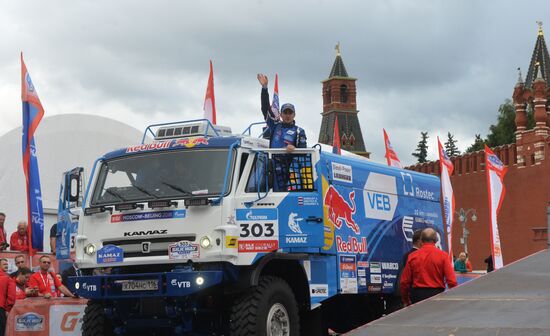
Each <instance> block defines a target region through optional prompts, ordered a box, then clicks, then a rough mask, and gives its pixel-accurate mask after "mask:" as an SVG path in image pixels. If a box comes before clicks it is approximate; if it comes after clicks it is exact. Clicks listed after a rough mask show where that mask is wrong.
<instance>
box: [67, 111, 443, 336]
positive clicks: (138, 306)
mask: <svg viewBox="0 0 550 336" xmlns="http://www.w3.org/2000/svg"><path fill="white" fill-rule="evenodd" d="M250 133H251V132H250V127H249V128H248V129H247V131H246V132H245V133H243V134H241V135H233V134H231V132H230V130H228V129H227V128H224V127H220V126H212V125H211V124H210V123H209V122H207V121H201V120H195V121H189V122H181V123H171V124H160V125H152V126H149V127H148V128H147V130H146V132H145V134H144V136H143V140H142V143H141V144H138V145H136V146H130V147H127V148H123V149H120V150H116V151H113V152H110V153H107V154H105V155H104V156H103V157H101V158H99V159H98V160H96V162H95V164H94V166H93V169H92V171H91V176H90V178H89V182H88V186H87V188H85V191H84V193H85V195H84V197H83V200H82V210H81V213H80V215H79V219H78V223H77V225H75V224H74V220H72V221H71V220H70V219H69V220H68V222H67V223H66V224H67V225H66V226H63V225H61V227H65V230H66V231H63V232H64V234H66V235H67V239H70V240H71V241H74V246H75V253H76V256H75V260H76V265H77V266H78V269H79V272H78V273H77V274H82V275H81V276H75V277H71V278H70V279H71V281H72V286H74V289H75V291H76V292H77V293H78V295H80V296H82V297H85V298H88V299H89V303H88V306H87V308H86V313H85V316H84V321H83V334H84V335H105V334H107V335H108V334H119V335H122V334H126V335H136V334H145V335H162V334H167V335H186V334H193V335H196V334H207V335H299V334H302V335H324V334H326V333H327V329H328V328H331V329H333V330H335V331H338V332H344V331H347V330H350V329H351V328H354V327H357V326H359V325H361V324H364V323H366V322H368V321H370V320H372V319H374V318H377V317H379V316H381V315H382V314H383V313H385V312H388V310H389V309H391V307H392V306H394V303H396V302H398V301H399V298H398V296H397V295H398V288H397V282H398V280H397V279H398V276H399V273H400V270H401V269H402V267H403V265H402V257H403V254H404V253H405V252H407V251H408V250H409V249H410V248H411V246H412V233H413V231H414V230H416V229H421V228H425V227H433V228H435V229H436V230H437V232H438V233H439V234H440V236H443V224H442V216H441V208H440V203H439V198H440V183H439V179H438V178H437V177H435V176H431V175H426V174H420V173H416V172H412V171H407V170H402V169H396V168H391V167H387V166H385V165H380V164H376V163H372V162H370V161H368V160H366V159H364V158H361V157H358V156H354V155H353V154H349V155H342V156H340V155H335V154H332V153H330V152H326V151H323V150H322V148H321V146H320V145H315V146H313V147H312V148H307V149H297V150H295V151H294V152H292V153H288V152H286V151H285V150H283V149H270V148H268V147H269V146H268V145H269V143H268V141H267V140H266V139H263V138H261V137H260V138H258V137H252V136H250V135H249V134H250ZM150 135H152V138H153V139H152V140H149V141H148V139H149V138H150V137H151V136H150ZM70 173H71V174H72V175H71V176H70V178H65V185H64V188H67V189H69V191H68V192H66V193H63V192H62V195H66V197H67V200H68V201H67V202H60V204H62V206H61V207H60V208H61V210H62V211H63V210H64V209H63V208H65V209H68V210H70V209H71V200H78V199H79V194H78V193H79V192H80V190H81V189H84V188H80V187H74V186H71V183H74V182H75V181H78V176H77V175H78V174H79V173H81V170H73V171H71V172H70ZM80 199H81V198H80ZM63 204H65V205H63ZM66 217H67V218H71V216H66ZM73 219H74V215H73ZM69 223H70V224H69ZM75 226H78V228H77V232H76V233H74V232H70V233H67V231H71V228H73V229H72V230H74V227H75ZM58 230H59V228H58ZM71 234H72V236H73V238H70V237H71V236H70V235H71ZM440 241H442V240H440ZM443 241H444V240H443ZM443 241H442V243H443V244H444V242H443ZM443 248H445V246H443Z"/></svg>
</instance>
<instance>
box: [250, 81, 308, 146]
mask: <svg viewBox="0 0 550 336" xmlns="http://www.w3.org/2000/svg"><path fill="white" fill-rule="evenodd" d="M261 98H262V114H263V115H264V119H265V121H266V122H267V129H266V130H265V132H264V138H266V139H269V147H270V148H285V147H286V146H287V145H293V146H294V147H296V148H306V147H307V138H306V132H304V129H303V128H300V127H298V126H296V123H295V122H292V123H291V124H285V123H283V122H280V121H275V116H274V115H273V112H271V105H270V104H269V93H268V92H267V88H262V95H261Z"/></svg>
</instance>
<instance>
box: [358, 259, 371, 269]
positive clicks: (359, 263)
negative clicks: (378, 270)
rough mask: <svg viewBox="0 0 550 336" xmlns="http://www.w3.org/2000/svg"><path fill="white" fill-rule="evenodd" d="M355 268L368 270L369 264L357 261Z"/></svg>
mask: <svg viewBox="0 0 550 336" xmlns="http://www.w3.org/2000/svg"><path fill="white" fill-rule="evenodd" d="M357 267H365V268H368V267H369V262H368V261H357Z"/></svg>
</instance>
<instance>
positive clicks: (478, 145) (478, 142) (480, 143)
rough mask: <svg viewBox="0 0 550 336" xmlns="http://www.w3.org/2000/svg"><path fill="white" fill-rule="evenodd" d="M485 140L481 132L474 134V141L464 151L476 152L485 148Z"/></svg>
mask: <svg viewBox="0 0 550 336" xmlns="http://www.w3.org/2000/svg"><path fill="white" fill-rule="evenodd" d="M485 143H486V140H484V139H482V138H481V134H476V138H475V140H474V143H473V144H472V145H471V146H470V147H468V149H466V153H472V152H477V151H480V150H483V149H484V148H485Z"/></svg>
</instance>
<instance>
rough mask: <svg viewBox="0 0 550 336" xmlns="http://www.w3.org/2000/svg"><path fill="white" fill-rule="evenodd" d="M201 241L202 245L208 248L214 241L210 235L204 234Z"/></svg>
mask: <svg viewBox="0 0 550 336" xmlns="http://www.w3.org/2000/svg"><path fill="white" fill-rule="evenodd" d="M199 243H200V244H201V247H202V248H203V249H208V248H210V247H212V241H211V240H210V237H208V236H204V237H202V238H201V239H200V241H199Z"/></svg>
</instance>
